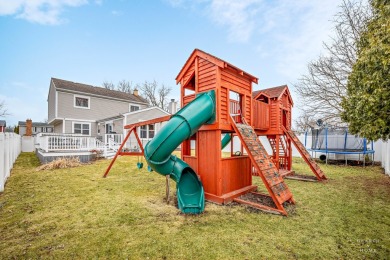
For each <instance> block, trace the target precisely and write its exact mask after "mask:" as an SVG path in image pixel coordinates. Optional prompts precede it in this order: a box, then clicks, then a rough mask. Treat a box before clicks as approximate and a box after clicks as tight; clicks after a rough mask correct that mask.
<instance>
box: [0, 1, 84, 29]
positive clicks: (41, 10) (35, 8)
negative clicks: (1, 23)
mask: <svg viewBox="0 0 390 260" xmlns="http://www.w3.org/2000/svg"><path fill="white" fill-rule="evenodd" d="M87 3H88V1H87V0H11V1H10V0H0V15H13V16H15V17H16V18H19V19H24V20H27V21H29V22H33V23H39V24H47V25H57V24H61V23H63V22H64V19H61V17H60V15H61V13H62V11H63V9H64V8H65V7H77V6H81V5H84V4H87Z"/></svg>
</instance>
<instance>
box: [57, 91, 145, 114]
mask: <svg viewBox="0 0 390 260" xmlns="http://www.w3.org/2000/svg"><path fill="white" fill-rule="evenodd" d="M74 96H75V94H71V93H65V92H58V117H59V118H72V119H84V120H99V119H103V118H107V117H111V116H115V115H118V114H119V113H126V112H128V111H129V104H132V103H130V102H129V103H127V102H123V101H118V100H110V99H103V98H97V97H93V96H89V97H90V108H89V109H84V108H76V107H74ZM83 96H88V95H83ZM133 105H138V106H140V107H141V109H142V108H144V107H146V105H139V104H133Z"/></svg>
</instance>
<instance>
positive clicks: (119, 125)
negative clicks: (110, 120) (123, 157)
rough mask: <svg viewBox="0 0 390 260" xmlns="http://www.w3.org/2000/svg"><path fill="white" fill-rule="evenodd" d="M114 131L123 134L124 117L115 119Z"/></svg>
mask: <svg viewBox="0 0 390 260" xmlns="http://www.w3.org/2000/svg"><path fill="white" fill-rule="evenodd" d="M113 131H114V132H116V133H117V134H122V133H123V118H120V119H117V120H115V121H114V129H113Z"/></svg>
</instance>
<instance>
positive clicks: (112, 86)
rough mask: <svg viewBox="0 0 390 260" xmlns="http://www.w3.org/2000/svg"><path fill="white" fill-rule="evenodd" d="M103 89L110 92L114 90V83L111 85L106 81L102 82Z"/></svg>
mask: <svg viewBox="0 0 390 260" xmlns="http://www.w3.org/2000/svg"><path fill="white" fill-rule="evenodd" d="M102 85H103V87H104V88H106V89H110V90H114V89H115V85H114V83H112V82H111V81H110V82H108V81H103V83H102Z"/></svg>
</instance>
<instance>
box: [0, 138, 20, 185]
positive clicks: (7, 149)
mask: <svg viewBox="0 0 390 260" xmlns="http://www.w3.org/2000/svg"><path fill="white" fill-rule="evenodd" d="M21 142H22V141H21V137H20V135H18V134H14V133H0V192H2V191H4V185H5V182H6V180H7V178H8V177H9V176H10V174H11V169H12V168H13V165H14V162H15V161H16V158H17V157H18V156H19V154H20V152H21Z"/></svg>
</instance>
